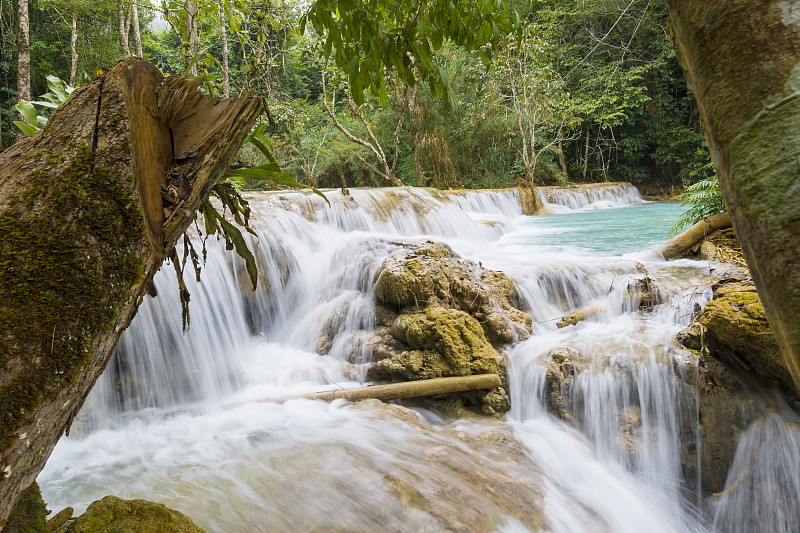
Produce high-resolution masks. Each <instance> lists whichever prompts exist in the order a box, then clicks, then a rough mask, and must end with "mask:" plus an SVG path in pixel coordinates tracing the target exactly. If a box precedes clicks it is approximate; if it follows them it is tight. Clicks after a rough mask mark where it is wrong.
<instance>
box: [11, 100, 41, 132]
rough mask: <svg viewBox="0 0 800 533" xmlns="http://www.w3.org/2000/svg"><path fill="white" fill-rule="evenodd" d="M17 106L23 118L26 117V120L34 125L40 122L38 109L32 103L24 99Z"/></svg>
mask: <svg viewBox="0 0 800 533" xmlns="http://www.w3.org/2000/svg"><path fill="white" fill-rule="evenodd" d="M15 107H16V108H17V111H19V113H20V115H22V118H24V119H25V122H27V123H28V124H30V125H31V126H34V127H35V126H36V125H37V124H38V123H39V121H38V120H37V117H36V109H35V108H34V107H33V104H32V103H30V102H25V101H22V102H18V103H17V105H16V106H15Z"/></svg>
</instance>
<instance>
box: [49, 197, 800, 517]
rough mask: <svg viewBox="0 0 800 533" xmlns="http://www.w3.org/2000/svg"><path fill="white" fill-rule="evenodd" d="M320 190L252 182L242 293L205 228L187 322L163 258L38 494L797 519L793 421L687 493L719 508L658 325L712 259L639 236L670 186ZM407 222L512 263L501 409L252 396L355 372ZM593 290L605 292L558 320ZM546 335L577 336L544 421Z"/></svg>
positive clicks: (681, 315) (697, 284)
mask: <svg viewBox="0 0 800 533" xmlns="http://www.w3.org/2000/svg"><path fill="white" fill-rule="evenodd" d="M327 194H328V197H329V198H330V199H331V202H332V204H333V205H332V207H330V208H328V207H326V206H325V204H324V202H323V201H322V200H321V199H318V198H317V197H314V196H313V195H306V194H303V193H270V194H261V195H257V196H256V197H255V198H254V199H253V201H252V203H251V206H252V208H253V217H252V224H253V227H254V228H255V231H256V233H257V237H253V238H251V240H250V245H251V247H252V248H253V249H254V250H255V254H256V256H257V259H258V261H259V263H260V272H259V276H260V277H259V285H258V288H257V290H256V291H255V292H253V291H251V290H250V287H249V285H250V281H249V279H248V277H247V274H246V272H245V269H244V266H243V265H242V264H241V263H240V261H239V259H238V258H236V257H233V256H232V255H231V254H226V253H224V250H223V249H222V246H220V245H219V243H216V242H212V241H209V242H208V243H207V244H208V248H209V255H208V261H207V263H206V264H205V266H204V267H203V272H202V281H201V282H200V283H194V282H192V283H189V288H190V291H191V293H192V302H191V320H192V326H191V329H190V330H189V331H188V332H187V333H182V332H181V324H180V320H181V319H180V315H181V313H180V304H179V301H178V298H177V283H176V282H175V280H174V279H173V278H172V276H171V272H169V269H165V272H162V273H159V274H158V275H157V276H156V281H155V284H156V288H157V290H158V293H159V295H158V297H157V298H155V299H150V298H148V299H146V301H145V303H144V304H143V305H142V307H141V308H140V310H139V313H138V315H137V317H136V319H135V320H134V322H133V324H132V325H131V327H130V328H129V329H128V331H126V332H125V334H124V335H123V338H122V340H121V341H120V344H119V347H118V350H117V353H116V354H115V356H114V358H113V360H112V363H111V364H110V365H109V367H108V369H107V370H106V372H105V373H104V375H103V377H102V378H101V380H100V381H99V382H98V384H97V385H96V387H95V388H94V390H93V391H92V393H91V395H90V397H89V398H88V400H87V402H86V405H85V407H84V409H83V410H82V411H81V414H80V415H79V418H78V419H77V420H76V422H75V426H74V428H73V436H72V437H70V438H65V439H62V441H61V442H59V444H58V446H57V447H56V450H55V451H54V453H53V455H52V457H51V458H50V460H49V462H48V463H47V466H46V468H45V470H44V471H43V472H42V473H41V475H40V476H39V482H40V485H41V488H42V492H43V494H44V497H45V499H46V501H47V502H48V504H49V506H50V507H51V508H53V509H55V510H57V509H59V508H61V507H65V506H67V505H71V506H73V507H75V508H76V510H77V511H78V512H80V511H82V510H83V509H84V508H85V507H86V505H88V504H89V503H90V502H91V501H93V500H96V499H99V498H101V497H103V496H105V495H106V494H110V493H113V494H116V495H118V496H120V497H123V498H145V499H151V500H156V501H159V502H162V503H164V504H166V505H167V506H169V507H173V508H175V509H178V510H180V511H182V512H184V513H186V514H188V515H189V516H190V517H191V518H192V519H193V520H194V521H195V522H196V523H197V524H198V525H200V526H201V527H204V528H206V529H207V530H208V531H221V532H222V531H224V532H250V531H354V530H357V531H441V530H446V529H448V528H450V529H453V530H458V531H481V532H482V531H539V530H546V531H554V532H576V531H592V532H595V531H609V532H625V531H631V532H641V531H665V532H704V531H714V530H717V529H718V530H719V531H742V532H743V531H747V530H748V529H746V528H745V526H744V525H743V524H746V523H750V522H748V521H750V520H754V519H757V521H758V523H759V524H760V526H761V528H762V530H764V531H767V530H774V531H790V530H792V527H793V526H794V525H796V524H797V523H798V522H797V520H798V517H797V516H795V515H796V513H797V509H798V508H800V506H798V502H800V488H798V487H800V485H797V480H798V479H800V475H798V474H799V473H800V470H798V468H800V466H798V465H795V464H794V463H795V462H797V458H798V457H800V450H798V449H797V447H798V442H800V438H798V437H797V435H800V434H798V433H797V432H796V429H795V426H794V425H793V424H792V423H790V422H786V421H785V420H784V419H782V418H780V417H778V415H772V416H770V417H769V418H767V419H765V420H764V421H762V422H759V423H756V424H754V425H753V426H752V427H751V428H750V429H749V430H748V431H747V432H746V433H745V435H744V436H743V437H742V442H741V445H740V448H739V452H738V453H737V456H736V460H735V462H734V463H735V464H734V466H733V468H732V470H731V473H730V477H729V482H728V485H729V486H731V487H733V488H731V489H730V490H728V491H727V492H726V493H725V494H724V495H723V497H722V498H721V499H720V501H719V502H710V501H707V500H706V501H705V502H704V503H702V504H701V505H703V506H706V505H707V506H714V511H715V513H713V514H715V517H714V521H713V523H711V521H710V520H708V519H705V518H703V516H708V513H707V512H706V509H703V508H698V507H697V506H696V504H695V494H694V492H692V490H691V489H690V487H689V486H687V480H684V479H683V478H682V471H681V456H682V451H683V450H682V443H681V441H680V438H681V432H682V430H684V429H685V428H686V426H687V424H689V425H691V423H694V422H696V413H695V411H694V410H693V406H694V399H693V398H687V397H686V394H685V391H684V389H683V388H682V387H681V386H680V384H679V376H678V373H676V371H675V367H676V365H678V366H680V365H681V364H684V365H685V363H686V361H688V360H690V359H691V355H690V354H688V352H685V351H683V350H682V349H680V348H678V347H677V346H676V345H675V344H674V342H673V339H674V337H675V334H676V333H677V332H678V331H679V330H680V329H681V328H682V327H684V326H685V325H687V324H688V323H689V322H690V316H691V314H692V311H693V309H694V306H695V304H699V305H704V304H705V303H706V302H707V301H708V300H709V299H710V297H711V291H710V288H709V286H710V283H711V280H712V279H713V276H711V275H710V274H709V268H710V267H709V265H708V264H707V263H704V262H694V261H685V260H683V261H674V262H670V263H666V262H663V261H660V260H658V259H657V258H656V257H654V256H653V255H651V254H649V253H648V252H647V250H648V249H650V248H652V247H653V246H655V245H657V244H659V243H661V242H663V241H664V240H665V239H666V233H667V232H668V230H669V227H670V226H671V224H672V221H673V220H674V219H675V218H677V211H678V207H677V205H676V204H670V203H658V204H645V203H641V199H640V197H639V196H638V191H636V190H635V189H634V188H626V187H622V188H619V189H612V188H603V189H597V190H590V191H588V192H581V193H578V192H570V191H568V192H563V193H558V192H556V191H547V192H546V196H545V198H544V199H546V201H547V202H548V204H550V207H552V206H553V205H558V206H560V207H559V210H560V211H562V212H564V214H559V215H553V216H545V217H526V216H523V215H522V212H521V210H520V207H519V198H518V196H517V193H516V192H515V191H481V192H477V191H474V192H466V193H448V194H445V193H439V192H436V191H431V190H426V189H414V188H402V189H376V190H354V191H351V192H350V193H349V194H343V193H341V192H339V191H329V192H328V193H327ZM543 194H544V193H543ZM579 197H580V198H583V199H582V200H581V199H580V198H579ZM637 202H639V203H637ZM615 206H616V207H615ZM621 206H627V207H621ZM587 207H614V208H610V209H599V210H585V208H587ZM418 239H432V240H436V241H439V242H443V243H446V244H447V245H449V246H450V247H452V248H453V250H455V251H456V252H457V253H459V254H460V255H461V256H463V257H465V258H468V259H471V260H473V261H476V262H478V261H480V262H481V264H482V266H483V267H485V268H491V269H495V270H501V271H503V272H505V273H506V274H508V275H509V276H510V277H511V278H512V279H513V281H514V283H515V285H516V288H517V291H518V293H519V296H520V299H521V300H522V303H523V305H524V307H525V310H526V311H527V312H529V313H530V314H531V315H532V317H533V321H534V335H533V336H532V337H531V338H530V339H528V340H526V341H524V342H519V343H516V344H514V345H511V346H509V347H507V348H506V349H505V350H504V353H503V355H504V357H505V358H506V360H507V362H508V365H509V383H510V389H511V391H510V392H511V396H512V411H511V413H510V414H509V416H508V420H507V421H505V422H502V421H498V420H496V419H493V418H486V419H482V418H470V419H463V420H455V421H452V420H443V419H441V418H440V417H439V416H438V415H437V414H436V413H433V412H430V411H424V410H419V411H417V412H414V411H409V410H404V409H400V408H398V407H396V406H392V405H385V404H381V403H380V402H374V401H368V402H363V403H360V404H354V405H350V404H346V403H343V402H341V401H337V402H334V403H331V404H326V403H323V402H320V401H311V400H291V401H286V402H283V403H274V402H269V401H264V400H267V399H270V398H273V399H274V398H287V397H292V396H295V395H298V394H302V393H306V392H309V391H318V390H323V389H326V388H334V387H355V386H358V385H359V384H360V383H362V382H363V380H364V376H365V373H364V369H365V365H366V363H368V362H369V361H370V359H371V353H370V349H369V343H368V340H369V338H370V335H371V332H372V330H373V329H374V327H375V299H374V296H373V287H374V284H375V281H376V277H377V274H378V272H379V269H380V267H381V265H382V263H383V261H384V260H385V259H386V258H387V257H389V255H390V254H392V253H393V252H395V251H397V250H398V249H399V248H400V247H401V246H402V243H403V242H408V241H409V240H418ZM645 272H646V275H648V276H649V277H650V278H651V279H652V280H653V282H654V283H655V284H656V285H657V287H658V290H659V294H660V295H661V297H662V303H660V304H659V305H657V306H655V307H654V308H653V309H652V311H649V312H641V311H640V310H639V309H638V307H637V306H636V305H635V302H632V301H631V300H630V298H628V297H627V296H626V295H627V294H628V286H629V284H631V283H635V282H636V280H637V279H640V278H642V277H643V276H644V275H645ZM187 281H188V280H187ZM585 306H595V307H596V308H597V309H599V312H597V313H596V314H595V315H594V316H592V317H590V318H589V319H587V320H585V321H583V322H581V323H579V324H577V325H572V326H568V327H565V328H561V329H559V328H558V327H557V326H556V320H557V319H558V318H560V317H561V316H562V315H564V314H566V313H568V312H570V311H573V310H575V309H578V308H582V307H585ZM554 350H566V351H565V352H564V353H569V354H571V355H570V357H571V359H570V361H571V362H570V365H571V366H570V367H569V368H570V369H571V370H570V371H571V372H572V374H570V376H569V377H568V379H565V380H564V381H563V382H560V385H559V386H560V387H561V391H560V392H561V396H559V397H560V398H561V400H559V401H560V402H561V403H560V404H559V406H558V409H560V411H559V412H560V413H561V416H560V418H559V417H556V416H554V415H553V414H552V413H553V412H554V405H553V402H554V401H556V400H554V398H556V396H555V395H554V392H558V391H554V389H553V383H552V376H553V373H552V372H553V370H552V364H553V360H554V359H553V358H552V356H550V354H551V353H552V352H553V351H554ZM320 354H326V355H320ZM564 368H566V367H564ZM773 454H779V455H773ZM792 457H793V458H794V459H791V458H792ZM791 461H794V462H791ZM779 465H783V466H784V468H785V469H784V470H783V471H781V470H780V468H779ZM787 465H788V466H787ZM754 494H762V495H764V496H763V497H762V499H756V498H755V497H754ZM756 505H757V506H758V509H761V511H759V513H758V514H754V513H755V511H754V508H755V507H754V506H756ZM754 517H755V518H754ZM770 524H774V525H775V527H774V528H773V529H770V528H769V526H770ZM784 525H785V526H786V527H785V528H784V529H780V528H781V527H784ZM786 528H788V529H786ZM750 530H752V529H750Z"/></svg>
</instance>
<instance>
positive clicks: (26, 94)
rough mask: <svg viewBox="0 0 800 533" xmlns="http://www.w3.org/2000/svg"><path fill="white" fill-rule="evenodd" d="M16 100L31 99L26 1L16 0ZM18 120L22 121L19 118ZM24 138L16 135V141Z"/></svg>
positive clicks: (21, 135)
mask: <svg viewBox="0 0 800 533" xmlns="http://www.w3.org/2000/svg"><path fill="white" fill-rule="evenodd" d="M17 19H18V21H19V22H18V26H17V99H18V100H30V99H31V46H30V45H31V40H30V25H29V19H28V0H17ZM20 120H24V119H23V118H22V116H20ZM24 138H25V134H23V133H22V132H18V133H17V141H20V140H22V139H24Z"/></svg>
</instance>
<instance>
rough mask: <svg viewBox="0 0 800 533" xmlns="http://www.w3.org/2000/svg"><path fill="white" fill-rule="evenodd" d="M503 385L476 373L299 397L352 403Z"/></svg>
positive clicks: (488, 376) (495, 377) (490, 376)
mask: <svg viewBox="0 0 800 533" xmlns="http://www.w3.org/2000/svg"><path fill="white" fill-rule="evenodd" d="M500 386H501V383H500V376H498V375H497V374H476V375H473V376H455V377H446V378H434V379H423V380H419V381H406V382H404V383H387V384H385V385H369V386H367V387H359V388H356V389H339V390H332V391H325V392H314V393H311V394H305V395H303V396H300V397H299V398H307V399H310V400H325V401H326V402H332V401H333V400H339V399H345V400H347V401H350V402H357V401H360V400H381V401H387V400H400V399H403V398H419V397H420V396H433V395H436V394H450V393H453V392H465V391H472V390H482V389H496V388H498V387H500Z"/></svg>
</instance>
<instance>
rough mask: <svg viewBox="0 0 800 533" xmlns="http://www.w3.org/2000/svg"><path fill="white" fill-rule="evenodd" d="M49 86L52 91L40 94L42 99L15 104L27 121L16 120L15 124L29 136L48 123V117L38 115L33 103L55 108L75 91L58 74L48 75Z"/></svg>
mask: <svg viewBox="0 0 800 533" xmlns="http://www.w3.org/2000/svg"><path fill="white" fill-rule="evenodd" d="M47 87H48V88H49V89H50V92H46V93H44V94H43V95H42V96H40V97H39V98H42V100H34V101H33V102H25V101H22V102H19V103H17V105H16V106H15V107H16V108H17V111H19V112H20V114H21V115H22V118H24V119H25V122H22V121H20V120H15V121H14V125H15V126H17V127H18V128H19V129H20V130H22V133H24V134H25V135H27V136H28V137H30V136H31V135H33V134H34V133H36V132H37V131H39V130H40V129H42V128H44V126H45V124H47V117H44V116H41V115H37V114H36V109H35V108H34V107H33V104H36V105H39V106H43V107H46V108H51V109H55V108H57V107H58V106H60V105H61V104H63V103H64V102H66V101H67V98H69V95H71V94H72V93H73V91H75V88H74V87H70V86H69V85H67V84H66V83H64V82H63V81H62V80H61V79H60V78H58V77H57V76H47Z"/></svg>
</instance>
